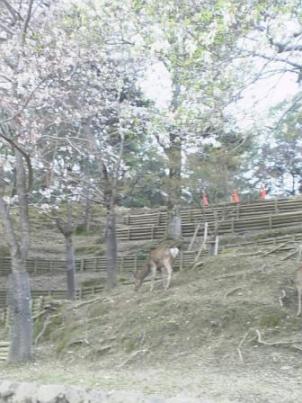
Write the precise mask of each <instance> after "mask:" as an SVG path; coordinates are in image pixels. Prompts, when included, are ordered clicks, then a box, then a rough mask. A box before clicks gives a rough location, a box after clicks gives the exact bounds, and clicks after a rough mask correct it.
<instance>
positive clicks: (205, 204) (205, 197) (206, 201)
mask: <svg viewBox="0 0 302 403" xmlns="http://www.w3.org/2000/svg"><path fill="white" fill-rule="evenodd" d="M201 201H202V205H203V207H209V197H208V195H207V193H205V192H203V194H202V197H201Z"/></svg>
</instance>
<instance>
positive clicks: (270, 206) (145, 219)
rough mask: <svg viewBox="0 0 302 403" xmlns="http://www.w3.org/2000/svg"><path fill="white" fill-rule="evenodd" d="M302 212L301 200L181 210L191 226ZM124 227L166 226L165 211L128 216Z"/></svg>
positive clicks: (184, 221) (185, 221) (293, 199)
mask: <svg viewBox="0 0 302 403" xmlns="http://www.w3.org/2000/svg"><path fill="white" fill-rule="evenodd" d="M297 210H302V198H292V199H274V200H263V201H254V202H250V203H243V204H238V205H234V204H231V203H225V204H215V205H213V206H209V207H207V208H203V207H200V208H193V209H192V208H183V209H181V212H180V214H181V218H182V222H183V223H185V224H192V223H196V222H203V221H207V222H211V221H216V220H222V219H228V218H233V217H234V218H243V217H246V216H253V215H271V214H278V213H286V212H292V211H297ZM123 222H124V224H125V225H134V226H136V225H146V224H148V225H156V226H158V225H161V224H162V225H166V224H167V211H164V210H162V209H161V210H159V211H153V212H151V213H143V214H129V215H126V216H125V217H124V221H123Z"/></svg>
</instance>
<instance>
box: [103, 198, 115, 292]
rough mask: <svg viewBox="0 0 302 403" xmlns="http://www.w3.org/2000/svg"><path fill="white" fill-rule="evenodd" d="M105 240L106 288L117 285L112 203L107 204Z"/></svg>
mask: <svg viewBox="0 0 302 403" xmlns="http://www.w3.org/2000/svg"><path fill="white" fill-rule="evenodd" d="M105 241H106V261H107V265H106V270H107V285H108V288H114V287H116V285H117V278H116V277H117V276H116V261H117V241H116V218H115V209H114V205H110V206H107V219H106V230H105Z"/></svg>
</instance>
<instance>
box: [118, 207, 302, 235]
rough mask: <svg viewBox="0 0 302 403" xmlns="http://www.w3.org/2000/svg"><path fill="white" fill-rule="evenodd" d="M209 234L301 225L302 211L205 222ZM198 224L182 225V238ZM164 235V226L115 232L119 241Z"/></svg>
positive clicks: (149, 226)
mask: <svg viewBox="0 0 302 403" xmlns="http://www.w3.org/2000/svg"><path fill="white" fill-rule="evenodd" d="M206 220H207V219H205V218H203V217H200V221H199V223H201V224H203V223H205V222H206ZM207 222H208V229H209V233H210V234H211V233H212V234H213V233H215V234H217V235H222V234H235V233H245V232H250V231H265V230H273V229H278V228H285V227H293V226H297V225H301V223H302V209H301V210H299V211H296V210H295V211H293V212H285V213H274V214H261V215H259V214H257V215H255V214H250V215H246V216H240V217H239V218H238V217H231V218H225V219H221V220H213V221H207ZM199 223H197V222H196V223H191V224H187V223H183V224H182V236H183V237H191V236H193V234H194V232H195V229H196V226H197V225H198V224H199ZM203 231H204V228H203V225H201V227H200V229H199V231H198V236H201V235H202V233H203ZM165 233H166V225H162V224H161V225H154V224H149V225H147V224H146V225H140V226H137V227H136V226H129V227H128V228H125V229H118V230H117V237H118V239H119V240H120V241H138V240H156V239H162V238H164V235H165Z"/></svg>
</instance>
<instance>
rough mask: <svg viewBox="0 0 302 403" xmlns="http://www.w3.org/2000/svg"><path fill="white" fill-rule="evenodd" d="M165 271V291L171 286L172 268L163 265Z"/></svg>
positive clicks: (168, 265)
mask: <svg viewBox="0 0 302 403" xmlns="http://www.w3.org/2000/svg"><path fill="white" fill-rule="evenodd" d="M165 271H166V273H167V282H166V285H164V288H165V290H167V289H168V288H169V287H170V284H171V279H172V272H173V269H172V266H171V265H170V264H168V263H166V264H165Z"/></svg>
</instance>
